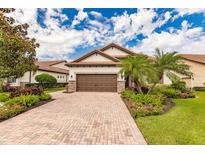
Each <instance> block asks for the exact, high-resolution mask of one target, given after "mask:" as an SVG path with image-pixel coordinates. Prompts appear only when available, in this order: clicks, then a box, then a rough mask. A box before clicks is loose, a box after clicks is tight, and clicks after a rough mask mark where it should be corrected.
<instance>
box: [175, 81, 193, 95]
mask: <svg viewBox="0 0 205 154" xmlns="http://www.w3.org/2000/svg"><path fill="white" fill-rule="evenodd" d="M171 88H173V89H176V90H180V91H181V92H182V93H184V92H189V91H190V89H189V88H187V86H186V83H185V82H183V81H180V80H176V81H173V82H172V84H171Z"/></svg>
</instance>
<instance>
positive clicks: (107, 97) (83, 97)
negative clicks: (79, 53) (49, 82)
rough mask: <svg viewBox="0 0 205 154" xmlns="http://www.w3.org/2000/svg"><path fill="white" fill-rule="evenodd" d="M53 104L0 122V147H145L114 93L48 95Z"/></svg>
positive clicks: (131, 120) (139, 133) (138, 132)
mask: <svg viewBox="0 0 205 154" xmlns="http://www.w3.org/2000/svg"><path fill="white" fill-rule="evenodd" d="M52 95H53V98H55V100H54V101H52V102H49V103H47V104H45V105H42V106H40V107H37V108H35V109H32V110H29V111H27V112H25V113H23V114H20V115H18V116H16V117H14V118H11V119H9V120H6V121H4V122H1V123H0V144H146V142H145V140H144V138H143V136H142V134H141V132H140V131H139V129H138V128H137V126H136V124H135V122H134V120H133V118H132V117H131V116H130V113H129V111H128V110H127V108H126V106H125V105H124V103H123V101H122V100H121V98H120V95H119V94H117V93H100V92H92V93H89V92H76V93H72V94H66V93H62V92H55V93H52Z"/></svg>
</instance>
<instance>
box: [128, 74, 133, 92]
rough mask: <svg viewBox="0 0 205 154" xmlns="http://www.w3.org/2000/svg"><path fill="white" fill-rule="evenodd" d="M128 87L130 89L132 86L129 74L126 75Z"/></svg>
mask: <svg viewBox="0 0 205 154" xmlns="http://www.w3.org/2000/svg"><path fill="white" fill-rule="evenodd" d="M128 87H129V88H130V89H132V88H133V87H132V77H131V75H129V76H128Z"/></svg>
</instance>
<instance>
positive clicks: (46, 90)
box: [44, 87, 65, 93]
mask: <svg viewBox="0 0 205 154" xmlns="http://www.w3.org/2000/svg"><path fill="white" fill-rule="evenodd" d="M62 90H65V87H59V88H47V89H45V90H44V91H45V92H47V93H51V92H56V91H62Z"/></svg>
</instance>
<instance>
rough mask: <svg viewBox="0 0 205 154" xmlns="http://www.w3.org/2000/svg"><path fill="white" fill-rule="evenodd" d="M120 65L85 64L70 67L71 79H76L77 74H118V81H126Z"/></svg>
mask: <svg viewBox="0 0 205 154" xmlns="http://www.w3.org/2000/svg"><path fill="white" fill-rule="evenodd" d="M120 69H121V68H120V67H114V66H111V67H108V66H105V67H104V66H91V67H88V66H85V67H69V81H75V80H76V74H118V78H117V80H118V81H124V78H123V77H122V75H121V74H119V71H120Z"/></svg>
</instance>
